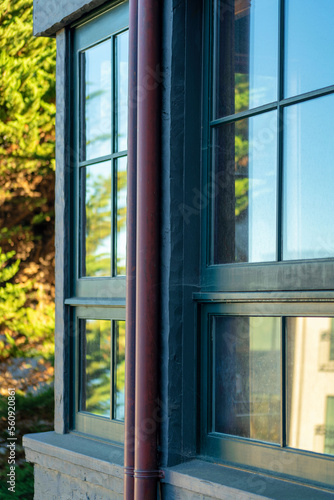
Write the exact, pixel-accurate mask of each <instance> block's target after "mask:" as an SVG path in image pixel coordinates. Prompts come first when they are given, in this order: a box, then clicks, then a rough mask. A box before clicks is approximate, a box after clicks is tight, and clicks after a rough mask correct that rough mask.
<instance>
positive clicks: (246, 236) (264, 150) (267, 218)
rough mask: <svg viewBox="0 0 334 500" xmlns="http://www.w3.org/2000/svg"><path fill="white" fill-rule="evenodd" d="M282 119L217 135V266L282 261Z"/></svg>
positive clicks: (226, 128)
mask: <svg viewBox="0 0 334 500" xmlns="http://www.w3.org/2000/svg"><path fill="white" fill-rule="evenodd" d="M276 120H277V114H276V111H272V112H270V113H264V114H261V115H257V116H255V117H253V118H249V119H245V120H240V121H237V122H235V123H230V124H227V125H223V126H221V127H218V128H217V129H216V130H215V131H214V137H213V161H214V182H213V186H212V187H211V186H210V192H209V196H210V195H211V196H213V198H214V199H213V206H214V210H213V221H212V223H213V226H214V230H213V261H214V264H224V263H229V262H264V261H274V260H276V190H277V187H276V184H277V174H276V159H277V140H276V131H277V121H276Z"/></svg>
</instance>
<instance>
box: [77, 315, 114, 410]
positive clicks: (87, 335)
mask: <svg viewBox="0 0 334 500" xmlns="http://www.w3.org/2000/svg"><path fill="white" fill-rule="evenodd" d="M80 335H81V342H80V345H81V377H80V380H81V386H80V406H79V409H80V410H81V411H87V412H89V413H94V414H95V415H100V416H103V417H110V362H111V359H110V352H111V321H110V320H98V319H86V320H80Z"/></svg>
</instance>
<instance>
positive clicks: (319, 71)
mask: <svg viewBox="0 0 334 500" xmlns="http://www.w3.org/2000/svg"><path fill="white" fill-rule="evenodd" d="M285 3H286V7H285V32H286V34H285V97H291V96H294V95H297V94H301V93H304V92H310V91H312V90H316V89H318V88H322V87H327V86H329V85H333V84H334V59H333V46H334V30H333V21H332V20H333V16H334V2H333V0H317V2H316V3H314V1H312V0H293V2H285ZM315 12H316V16H317V19H316V22H315V20H314V14H315Z"/></svg>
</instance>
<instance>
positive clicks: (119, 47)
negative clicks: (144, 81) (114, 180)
mask: <svg viewBox="0 0 334 500" xmlns="http://www.w3.org/2000/svg"><path fill="white" fill-rule="evenodd" d="M115 46H116V65H117V70H116V75H117V137H116V150H117V151H125V150H126V149H127V148H128V137H127V134H128V59H129V32H128V31H125V32H124V33H121V34H120V35H117V37H116V45H115Z"/></svg>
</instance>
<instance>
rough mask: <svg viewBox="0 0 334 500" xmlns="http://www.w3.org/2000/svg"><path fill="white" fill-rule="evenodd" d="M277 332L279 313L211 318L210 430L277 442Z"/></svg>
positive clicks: (279, 329)
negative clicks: (211, 380) (262, 315)
mask: <svg viewBox="0 0 334 500" xmlns="http://www.w3.org/2000/svg"><path fill="white" fill-rule="evenodd" d="M280 338H281V320H280V318H273V317H271V318H263V317H262V318H260V317H233V316H230V317H228V316H217V317H215V318H214V323H213V352H214V354H213V359H214V369H213V408H214V411H213V430H214V431H216V432H221V433H224V434H231V435H234V436H240V437H246V438H252V439H258V440H260V441H268V442H271V443H280V439H281V413H280V412H281V347H280V345H281V344H280Z"/></svg>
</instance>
